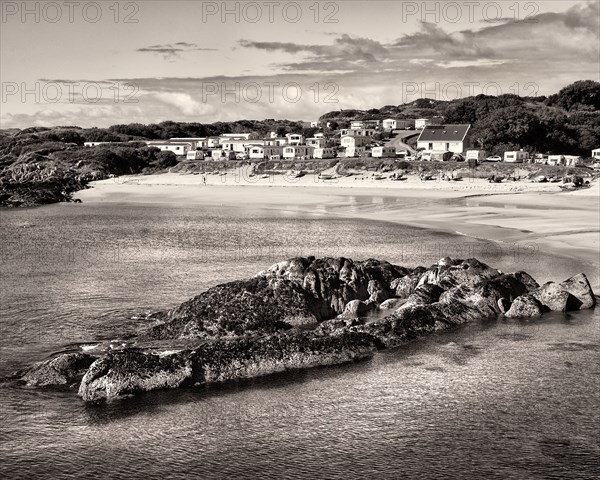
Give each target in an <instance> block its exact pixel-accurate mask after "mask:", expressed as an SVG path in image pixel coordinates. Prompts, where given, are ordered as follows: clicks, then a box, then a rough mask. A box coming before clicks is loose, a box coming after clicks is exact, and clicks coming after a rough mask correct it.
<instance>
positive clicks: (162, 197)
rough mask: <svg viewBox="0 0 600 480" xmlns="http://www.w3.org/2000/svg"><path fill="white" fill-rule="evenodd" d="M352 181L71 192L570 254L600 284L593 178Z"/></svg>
mask: <svg viewBox="0 0 600 480" xmlns="http://www.w3.org/2000/svg"><path fill="white" fill-rule="evenodd" d="M353 178H354V177H346V178H339V179H335V180H334V181H322V180H319V179H317V178H316V176H315V175H306V176H305V177H302V178H299V179H292V180H290V179H288V180H290V181H287V180H286V179H285V178H283V176H271V177H269V178H267V179H259V180H252V181H249V179H248V178H244V176H243V175H240V174H239V172H237V173H236V172H230V173H229V174H228V175H224V176H219V175H207V176H206V184H203V177H202V176H201V175H189V174H173V173H167V174H161V175H151V176H141V175H132V176H124V177H120V178H118V179H108V180H102V181H97V182H93V183H92V184H90V186H91V187H92V188H89V189H87V190H82V191H79V192H77V194H76V195H75V198H78V199H80V200H82V201H83V202H85V203H87V202H89V203H98V204H102V203H116V204H118V203H129V202H132V203H136V204H145V203H147V204H150V203H153V204H154V203H158V204H173V205H179V204H185V205H188V206H195V205H201V206H219V207H223V206H226V207H232V208H235V207H242V206H243V207H244V208H249V207H254V208H259V209H275V210H278V211H283V212H291V213H297V214H298V213H300V214H309V215H318V216H335V217H343V218H359V219H367V220H376V221H384V222H393V223H397V224H403V225H409V226H414V227H420V228H425V229H431V230H435V231H443V232H450V233H454V234H458V235H464V236H467V237H471V238H474V239H479V240H488V241H492V242H496V243H499V244H510V245H512V244H520V245H523V246H525V247H526V248H528V249H534V250H535V251H540V252H548V253H551V254H552V255H557V256H561V257H570V258H573V259H575V260H577V261H578V262H580V263H583V264H587V265H589V267H590V268H589V271H588V272H587V273H588V276H589V280H590V282H591V284H592V286H593V287H594V288H598V286H600V272H599V269H600V262H599V260H598V250H599V249H600V200H599V199H600V183H599V182H598V181H594V182H593V183H592V184H591V186H590V187H589V188H587V189H582V190H576V191H570V192H563V191H561V189H560V188H559V187H558V186H557V185H556V184H539V183H526V182H511V183H501V184H491V183H488V182H487V181H485V180H483V179H464V180H463V181H461V182H446V181H436V180H433V181H429V182H421V181H420V180H419V179H418V178H417V177H415V176H409V178H408V180H406V181H403V182H392V181H389V180H379V181H376V180H354V179H353ZM294 187H296V188H294ZM298 187H301V188H298ZM440 205H443V206H444V208H443V209H440V208H439V207H440ZM557 212H558V214H557Z"/></svg>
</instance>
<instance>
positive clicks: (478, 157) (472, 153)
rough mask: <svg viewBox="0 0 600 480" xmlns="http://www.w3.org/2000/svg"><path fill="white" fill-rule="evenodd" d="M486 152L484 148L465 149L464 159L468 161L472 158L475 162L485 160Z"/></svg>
mask: <svg viewBox="0 0 600 480" xmlns="http://www.w3.org/2000/svg"><path fill="white" fill-rule="evenodd" d="M486 156H487V154H486V151H485V150H467V153H466V155H465V160H466V161H467V162H468V161H470V160H474V161H475V162H477V163H482V162H485V158H486Z"/></svg>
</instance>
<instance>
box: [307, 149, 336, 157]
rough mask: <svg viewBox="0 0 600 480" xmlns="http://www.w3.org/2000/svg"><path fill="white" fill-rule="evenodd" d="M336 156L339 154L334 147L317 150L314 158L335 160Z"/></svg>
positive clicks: (314, 151) (314, 152)
mask: <svg viewBox="0 0 600 480" xmlns="http://www.w3.org/2000/svg"><path fill="white" fill-rule="evenodd" d="M336 156H337V152H336V151H335V148H332V147H325V148H315V149H314V150H313V158H335V157H336Z"/></svg>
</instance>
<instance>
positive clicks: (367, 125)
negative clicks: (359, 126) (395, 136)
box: [363, 119, 381, 129]
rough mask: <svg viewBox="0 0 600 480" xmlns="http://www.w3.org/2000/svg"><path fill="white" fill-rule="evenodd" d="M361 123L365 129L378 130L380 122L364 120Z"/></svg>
mask: <svg viewBox="0 0 600 480" xmlns="http://www.w3.org/2000/svg"><path fill="white" fill-rule="evenodd" d="M363 123H364V124H365V128H374V129H378V128H379V127H380V126H381V120H375V119H370V120H364V122H363Z"/></svg>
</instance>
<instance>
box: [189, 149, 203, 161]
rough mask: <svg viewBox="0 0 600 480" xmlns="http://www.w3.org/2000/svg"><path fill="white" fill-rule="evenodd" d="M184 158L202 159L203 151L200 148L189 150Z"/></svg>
mask: <svg viewBox="0 0 600 480" xmlns="http://www.w3.org/2000/svg"><path fill="white" fill-rule="evenodd" d="M185 159H186V160H203V159H204V152H203V151H202V150H190V151H188V152H187V154H186V156H185Z"/></svg>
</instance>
